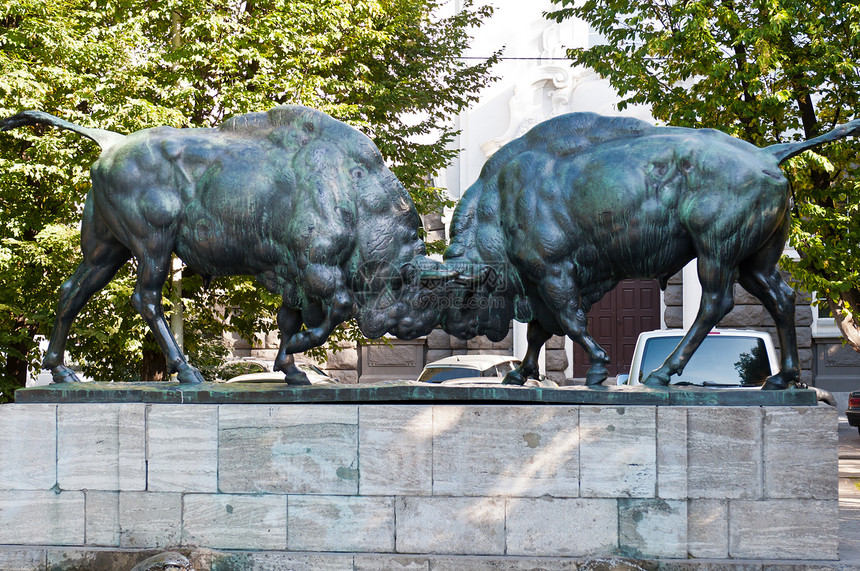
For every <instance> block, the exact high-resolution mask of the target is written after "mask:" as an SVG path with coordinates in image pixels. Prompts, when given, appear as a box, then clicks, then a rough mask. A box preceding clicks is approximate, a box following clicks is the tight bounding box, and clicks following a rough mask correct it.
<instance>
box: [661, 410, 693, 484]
mask: <svg viewBox="0 0 860 571" xmlns="http://www.w3.org/2000/svg"><path fill="white" fill-rule="evenodd" d="M657 497H658V498H662V499H674V500H684V499H686V498H687V409H686V408H684V407H671V406H659V407H657Z"/></svg>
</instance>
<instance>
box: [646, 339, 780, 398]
mask: <svg viewBox="0 0 860 571" xmlns="http://www.w3.org/2000/svg"><path fill="white" fill-rule="evenodd" d="M680 341H681V336H677V337H654V338H652V339H648V340H647V341H646V342H645V350H644V352H643V359H642V366H641V367H640V369H639V371H640V372H639V377H640V378H639V381H640V382H642V380H643V379H644V377H645V376H646V375H648V373H650V372H651V371H653V370H655V369H657V368H659V367H660V365H662V364H663V361H665V360H666V357H668V356H669V354H670V353H672V351H673V350H674V349H675V347H676V346H677V345H678V343H679V342H680ZM770 374H771V372H770V362H768V358H767V349H766V348H765V345H764V341H763V340H761V339H759V338H757V337H741V336H732V335H708V336H707V337H705V340H704V341H703V342H702V345H701V346H700V347H699V348H698V349H697V350H696V352H695V353H693V356H692V357H691V358H690V361H689V362H688V363H687V366H686V367H684V373H683V374H682V375H672V377H671V379H672V380H671V384H673V385H677V384H692V385H705V386H708V385H710V386H745V387H746V386H758V385H761V384H763V383H764V382H765V380H766V379H767V378H768V377H769V376H770Z"/></svg>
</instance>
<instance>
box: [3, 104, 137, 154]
mask: <svg viewBox="0 0 860 571" xmlns="http://www.w3.org/2000/svg"><path fill="white" fill-rule="evenodd" d="M27 125H50V126H51V127H60V128H61V129H67V130H69V131H73V132H75V133H77V134H79V135H83V136H84V137H87V138H88V139H92V140H93V141H95V142H96V143H97V144H98V146H99V147H101V148H102V150H106V149H109V148H110V147H112V146H114V145H116V144H117V143H119V142H120V141H122V140H123V139H125V135H121V134H120V133H114V132H113V131H106V130H105V129H89V128H87V127H81V126H80V125H75V124H74V123H71V122H69V121H65V120H63V119H60V118H59V117H54V116H53V115H50V114H48V113H45V112H44V111H21V112H20V113H18V114H17V115H13V116H11V117H7V118H6V119H2V120H0V131H10V130H12V129H16V128H18V127H24V126H27Z"/></svg>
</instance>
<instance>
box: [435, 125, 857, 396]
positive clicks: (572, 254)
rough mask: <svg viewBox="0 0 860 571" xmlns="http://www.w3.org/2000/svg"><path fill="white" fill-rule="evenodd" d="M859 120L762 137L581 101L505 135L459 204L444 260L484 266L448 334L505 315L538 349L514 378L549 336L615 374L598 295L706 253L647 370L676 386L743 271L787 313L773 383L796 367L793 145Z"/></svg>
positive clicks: (493, 325) (592, 380) (749, 285)
mask: <svg viewBox="0 0 860 571" xmlns="http://www.w3.org/2000/svg"><path fill="white" fill-rule="evenodd" d="M857 132H860V121H853V122H852V123H849V124H847V125H843V126H841V127H839V128H837V129H835V130H834V131H832V132H830V133H828V134H826V135H823V136H821V137H818V138H815V139H811V140H809V141H806V142H799V143H792V144H782V145H774V146H771V147H767V148H759V147H756V146H754V145H752V144H750V143H747V142H744V141H741V140H739V139H736V138H734V137H731V136H729V135H726V134H725V133H722V132H720V131H715V130H712V129H687V128H678V127H655V126H653V125H650V124H648V123H645V122H643V121H639V120H637V119H631V118H622V117H615V118H610V117H603V116H599V115H595V114H591V113H571V114H568V115H563V116H559V117H556V118H553V119H550V120H548V121H545V122H543V123H541V124H539V125H537V126H536V127H534V128H533V129H531V130H530V131H529V132H528V133H526V134H525V135H524V136H522V137H520V138H518V139H516V140H514V141H511V142H510V143H508V144H507V145H505V146H504V147H502V148H501V149H500V150H499V151H498V152H497V153H496V154H495V155H493V156H492V157H491V158H490V160H489V161H488V162H487V163H486V165H484V168H483V170H482V172H481V175H480V177H479V178H478V180H477V181H476V182H475V183H474V185H472V186H471V187H470V188H469V189H468V190H467V191H466V192H465V194H464V195H463V197H462V199H461V200H460V202H459V204H458V205H457V208H456V210H455V212H454V218H453V222H452V228H451V245H450V246H449V247H448V249H447V251H446V253H445V263H446V265H447V266H449V267H453V268H457V269H460V270H461V271H463V272H465V273H472V274H475V275H482V276H483V277H484V280H483V281H482V282H481V283H480V284H479V285H478V286H477V287H476V288H475V289H474V291H471V292H466V293H463V294H461V295H465V296H473V297H475V298H478V299H482V300H484V303H471V304H470V303H468V301H469V300H468V299H461V300H460V302H458V303H452V304H451V307H450V309H449V310H448V311H447V312H446V313H445V315H443V319H442V325H443V326H444V328H445V330H446V331H447V332H448V333H451V334H453V335H455V336H457V337H461V338H470V337H474V336H476V335H486V336H488V337H489V338H490V339H492V340H499V339H501V338H503V337H504V336H505V335H506V334H507V332H508V324H509V323H510V320H511V319H517V320H519V321H523V322H528V324H529V325H528V333H527V339H528V351H527V354H526V356H525V359H524V360H523V363H522V365H521V366H520V367H519V368H518V369H517V370H515V371H512V372H511V373H509V374H508V376H507V377H506V379H505V382H506V383H516V384H523V383H524V382H525V380H526V378H528V377H530V376H535V375H537V373H538V367H537V357H538V354H539V351H540V348H541V346H542V345H543V344H544V343H545V342H546V341H547V340H548V339H549V338H550V336H551V335H553V334H556V335H567V336H569V337H570V338H571V339H573V340H574V341H576V342H577V343H579V344H580V345H581V346H582V347H583V348H584V349H585V350H586V352H587V353H588V355H589V360H590V369H589V370H588V373H587V377H586V382H587V384H589V385H594V384H598V383H601V382H602V381H604V380H605V379H606V377H607V369H606V364H607V363H608V362H609V359H608V356H607V354H606V352H605V351H604V350H603V349H602V348H601V347H600V346H599V345H598V344H597V343H596V342H595V341H594V339H592V338H591V337H590V336H589V334H588V332H587V331H586V325H587V323H588V319H587V313H588V311H589V309H590V308H591V306H592V305H593V304H594V303H596V302H597V301H598V300H599V299H600V298H601V297H603V295H604V294H605V293H606V292H608V291H609V290H611V289H612V288H613V287H615V285H616V284H617V283H618V282H619V281H620V280H623V279H626V278H657V279H658V280H660V282H661V285H662V286H663V287H664V288H665V283H666V280H667V279H668V278H669V276H671V275H673V274H674V273H676V272H677V271H679V270H680V269H681V268H682V267H683V266H684V265H685V264H687V263H688V262H689V261H690V260H692V259H693V258H697V259H698V261H697V264H698V275H699V280H700V281H701V284H702V299H701V305H700V307H699V312H698V315H697V317H696V319H695V322H694V324H693V326H692V327H691V328H690V330H689V332H688V333H687V334H686V335H685V336H684V338H683V339H682V341H681V342H680V343H679V344H678V346H677V348H676V349H675V350H674V352H673V353H672V354H671V355H670V356H669V357H668V358H667V359H666V361H665V362H664V363H663V365H662V366H661V367H660V368H659V369H657V370H656V371H653V372H651V373H650V374H649V375H648V377H647V378H646V380H645V383H646V384H648V385H666V384H668V383H669V378H670V376H671V375H673V374H678V373H680V372H681V371H683V369H684V365H685V364H686V363H687V361H688V360H689V359H690V356H691V355H692V354H693V352H694V351H695V350H696V348H697V347H698V346H699V344H700V343H701V342H702V339H703V338H704V337H705V335H707V333H708V332H709V331H710V330H711V329H712V328H713V327H714V326H715V325H716V324H717V322H719V321H720V320H721V319H722V318H723V317H724V316H725V315H726V314H727V313H728V312H729V311H730V310H731V308H732V306H733V298H732V287H733V284H734V282H735V281H738V282H740V284H741V285H742V286H743V287H744V288H745V289H746V290H747V291H749V292H750V293H751V294H753V295H754V296H755V297H756V298H758V299H759V300H760V301H761V302H762V303H763V304H764V306H765V308H767V310H768V311H769V313H770V314H771V316H773V319H774V321H775V322H776V326H777V333H778V337H779V343H780V348H781V368H780V371H779V372H778V373H777V374H775V375H774V376H772V377H770V378H769V379H768V380H767V381H766V383H765V385H764V388H766V389H783V388H787V387H789V386H791V385H793V384H794V383H795V382H796V381H797V380H798V378H799V374H800V370H799V365H798V356H797V340H796V332H795V327H794V303H795V302H794V300H795V294H794V291H793V290H792V289H791V288H790V287H789V286H788V285H786V284H785V283H784V281H783V280H782V278H781V277H780V274H779V271H778V270H777V261H778V260H779V258H780V255H781V254H782V251H783V248H784V245H785V241H786V237H787V235H788V229H789V204H790V189H789V183H788V181H787V180H786V178H785V177H784V176H783V173H782V172H781V171H780V169H779V165H780V164H781V163H782V162H784V161H785V160H787V159H788V158H790V157H792V156H794V155H796V154H798V153H800V152H802V151H804V150H806V149H809V148H812V147H814V146H816V145H819V144H821V143H824V142H827V141H832V140H836V139H839V138H842V137H845V136H848V135H852V134H855V133H857Z"/></svg>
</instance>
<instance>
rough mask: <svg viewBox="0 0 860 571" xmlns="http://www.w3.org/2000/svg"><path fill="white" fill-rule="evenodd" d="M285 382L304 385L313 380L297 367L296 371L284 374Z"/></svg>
mask: <svg viewBox="0 0 860 571" xmlns="http://www.w3.org/2000/svg"><path fill="white" fill-rule="evenodd" d="M284 382H285V383H287V384H288V385H295V386H303V385H310V384H311V381H310V379H308V376H307V375H306V374H304V373H303V372H302V371H300V370H299V369H298V368H296V370H295V371H289V372H287V373H285V374H284Z"/></svg>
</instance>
